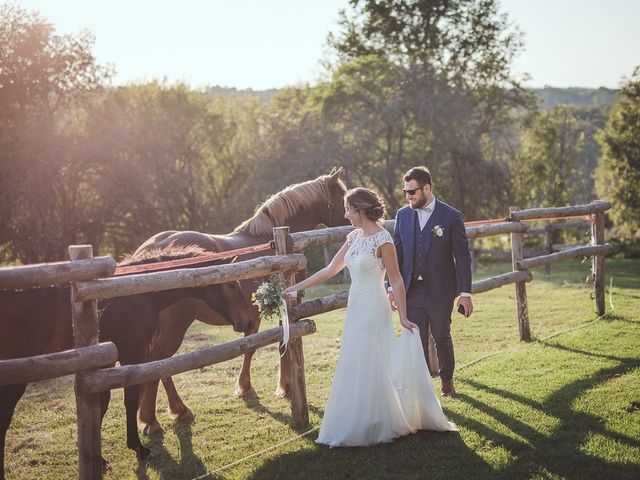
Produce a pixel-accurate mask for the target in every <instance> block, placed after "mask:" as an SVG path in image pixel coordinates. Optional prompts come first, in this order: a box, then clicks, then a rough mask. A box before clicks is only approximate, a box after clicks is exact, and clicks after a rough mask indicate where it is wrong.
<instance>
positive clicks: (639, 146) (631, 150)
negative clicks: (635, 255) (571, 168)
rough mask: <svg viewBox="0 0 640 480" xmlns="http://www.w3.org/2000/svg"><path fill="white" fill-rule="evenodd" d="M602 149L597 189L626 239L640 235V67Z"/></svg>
mask: <svg viewBox="0 0 640 480" xmlns="http://www.w3.org/2000/svg"><path fill="white" fill-rule="evenodd" d="M598 141H599V143H600V146H601V147H602V155H601V156H600V160H599V164H598V170H597V176H596V188H597V191H598V193H599V194H600V195H601V197H602V198H604V199H607V200H610V201H611V202H612V203H613V208H612V209H611V211H610V216H611V219H612V220H613V221H614V223H615V226H616V230H617V233H618V234H619V235H620V236H621V237H622V238H638V236H640V67H636V68H635V70H634V72H633V74H632V76H631V78H630V79H629V80H628V81H627V82H626V83H625V84H624V85H623V86H622V89H621V91H620V97H619V101H618V103H617V104H616V105H615V106H614V107H613V109H612V110H611V113H610V115H609V119H608V121H607V125H606V127H605V128H604V130H602V131H601V132H600V135H599V137H598Z"/></svg>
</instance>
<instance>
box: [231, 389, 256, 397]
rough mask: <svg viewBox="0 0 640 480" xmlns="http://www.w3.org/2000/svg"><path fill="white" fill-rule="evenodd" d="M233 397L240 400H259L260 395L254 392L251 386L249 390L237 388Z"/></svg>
mask: <svg viewBox="0 0 640 480" xmlns="http://www.w3.org/2000/svg"><path fill="white" fill-rule="evenodd" d="M233 395H234V396H236V397H238V398H258V394H257V393H256V391H255V390H254V388H253V387H251V386H250V387H249V388H240V387H236V390H235V392H233Z"/></svg>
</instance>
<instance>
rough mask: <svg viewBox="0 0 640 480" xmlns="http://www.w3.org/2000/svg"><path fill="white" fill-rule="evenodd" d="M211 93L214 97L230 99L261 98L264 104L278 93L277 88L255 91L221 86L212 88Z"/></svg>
mask: <svg viewBox="0 0 640 480" xmlns="http://www.w3.org/2000/svg"><path fill="white" fill-rule="evenodd" d="M209 91H210V92H211V93H212V94H213V95H223V96H230V97H235V96H239V95H251V96H255V97H259V98H260V99H261V100H262V101H264V102H268V101H269V100H271V99H272V98H273V96H274V95H275V94H276V93H278V89H277V88H271V89H269V90H254V89H252V88H247V89H244V90H238V89H237V88H235V87H221V86H219V85H216V86H214V87H211V88H210V89H209Z"/></svg>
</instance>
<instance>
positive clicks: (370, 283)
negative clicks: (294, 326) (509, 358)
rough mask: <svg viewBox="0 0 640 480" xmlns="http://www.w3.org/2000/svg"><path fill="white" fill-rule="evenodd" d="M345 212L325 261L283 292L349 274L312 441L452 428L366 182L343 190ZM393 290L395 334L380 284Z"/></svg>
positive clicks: (384, 438) (356, 440) (353, 442)
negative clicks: (336, 245)
mask: <svg viewBox="0 0 640 480" xmlns="http://www.w3.org/2000/svg"><path fill="white" fill-rule="evenodd" d="M344 205H345V217H346V218H347V219H348V220H349V221H350V222H351V224H352V225H353V226H354V227H356V228H355V230H354V231H352V232H351V233H349V235H348V236H347V241H346V242H345V244H344V245H343V246H342V248H340V250H339V251H338V253H336V255H335V256H334V257H333V259H332V260H331V263H330V264H329V265H328V266H327V267H325V268H323V269H322V270H320V271H318V272H317V273H315V274H314V275H312V276H311V277H309V278H307V279H305V280H303V281H301V282H299V283H297V284H295V285H293V286H291V287H289V288H287V289H286V290H285V294H286V295H288V296H290V297H295V296H296V292H297V291H299V290H303V289H305V288H309V287H311V286H313V285H317V284H319V283H322V282H325V281H327V280H329V279H330V278H331V277H333V276H334V275H336V274H337V273H339V272H340V271H341V270H342V269H343V268H344V267H345V265H346V266H347V267H349V271H350V273H351V280H352V281H351V288H350V289H349V303H348V305H347V315H346V319H345V325H344V333H343V339H342V346H341V348H340V357H339V359H338V364H337V367H336V373H335V376H334V378H333V384H332V386H331V392H330V393H329V399H328V400H327V405H326V408H325V413H324V418H323V420H322V425H321V427H320V434H319V436H318V439H317V440H316V442H318V443H321V444H325V445H329V446H332V447H338V446H366V445H374V444H377V443H382V442H388V441H391V440H393V439H394V438H397V437H400V436H402V435H406V434H408V433H413V432H415V431H416V430H420V429H423V430H437V431H456V430H457V428H456V426H455V425H454V424H453V423H450V422H449V421H448V420H447V419H446V417H445V415H444V413H443V412H442V407H441V406H440V401H439V400H438V397H437V396H436V393H435V390H434V388H433V384H432V383H431V379H430V377H429V376H428V370H427V365H426V362H425V359H424V354H423V350H422V343H421V342H420V334H419V331H418V327H417V325H415V324H414V323H412V322H410V321H409V320H408V319H407V310H406V301H405V291H404V285H403V282H402V278H401V276H400V272H399V268H398V260H397V257H396V251H395V248H394V246H393V238H392V237H391V235H390V234H389V232H387V231H386V230H385V229H384V228H383V227H382V226H381V224H380V220H381V219H382V218H383V217H384V214H385V207H384V204H383V202H382V200H381V199H380V197H379V196H378V195H377V194H376V193H375V192H373V191H371V190H369V189H366V188H354V189H352V190H349V191H348V192H347V193H346V195H345V197H344ZM385 271H386V274H387V276H388V278H389V282H390V284H391V286H392V287H393V291H394V292H397V293H396V303H397V306H398V312H399V314H400V324H401V325H402V326H403V327H404V328H403V332H402V335H401V336H400V338H399V339H396V337H395V332H394V328H393V324H392V313H391V307H390V306H389V301H388V299H387V294H386V290H385V286H384V276H385Z"/></svg>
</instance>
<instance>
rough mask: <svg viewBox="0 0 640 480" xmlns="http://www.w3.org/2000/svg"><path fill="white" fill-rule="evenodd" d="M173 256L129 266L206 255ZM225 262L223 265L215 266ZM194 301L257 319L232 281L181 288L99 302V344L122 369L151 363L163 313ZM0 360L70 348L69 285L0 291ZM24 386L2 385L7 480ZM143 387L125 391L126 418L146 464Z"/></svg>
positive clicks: (177, 250) (237, 317)
mask: <svg viewBox="0 0 640 480" xmlns="http://www.w3.org/2000/svg"><path fill="white" fill-rule="evenodd" d="M170 249H171V252H167V251H162V252H155V254H153V253H152V254H149V253H148V252H147V254H146V255H142V256H141V257H142V258H140V257H139V256H134V257H133V258H131V259H129V260H128V261H127V262H126V263H127V264H129V265H135V264H140V263H148V262H154V261H159V260H164V259H168V258H189V257H194V256H199V255H202V254H204V253H206V252H204V251H203V250H202V249H200V248H194V247H189V248H186V249H185V248H181V247H173V246H172V247H171V248H170ZM216 263H221V262H216ZM186 298H196V299H198V300H199V301H201V302H203V303H204V304H206V305H207V306H208V308H209V309H211V310H212V311H213V312H215V313H216V315H217V316H218V317H219V318H221V319H228V320H227V323H229V324H232V325H234V326H235V327H236V328H240V327H239V326H236V325H235V324H233V323H232V322H233V321H237V322H239V323H240V324H241V325H244V324H246V323H247V322H248V321H249V320H251V319H252V318H253V310H252V309H250V308H249V307H248V306H247V304H246V302H245V300H244V297H243V296H242V293H241V290H240V284H239V283H238V282H229V283H226V284H222V285H211V286H207V287H201V288H180V289H173V290H167V291H162V292H152V293H145V294H139V295H131V296H128V297H118V298H113V299H109V300H104V301H102V302H100V304H99V307H100V309H101V313H100V320H99V326H100V340H101V341H111V342H113V343H114V344H115V345H116V346H117V348H118V360H119V362H120V364H121V365H129V364H136V363H142V362H144V361H146V360H147V356H148V346H149V343H150V341H151V339H152V338H153V336H154V335H155V333H156V330H157V326H158V321H159V314H160V312H161V311H162V310H164V309H165V308H167V307H168V306H169V305H171V304H172V303H175V302H179V301H182V300H184V299H186ZM0 312H1V313H0V359H9V358H20V357H27V356H33V355H39V354H44V353H51V352H56V351H61V350H64V349H67V348H71V345H72V327H71V304H70V290H69V287H68V286H63V287H54V288H38V289H32V290H25V291H19V292H13V291H0ZM25 387H26V384H14V385H5V386H0V479H4V446H5V437H6V432H7V429H8V427H9V424H10V422H11V417H12V416H13V411H14V409H15V406H16V404H17V402H18V401H19V400H20V398H21V397H22V395H23V394H24V391H25ZM138 394H139V387H138V386H137V385H134V386H131V387H126V388H125V389H124V402H125V408H126V418H127V446H128V447H129V448H130V449H132V450H135V452H136V454H137V456H138V458H140V459H143V458H145V457H146V456H148V455H149V453H150V451H149V449H147V448H146V447H144V446H143V445H142V443H141V442H140V438H139V436H138V430H137V427H136V410H137V406H138ZM109 399H110V392H109V391H107V392H104V393H102V394H101V406H102V415H103V416H104V413H105V412H106V409H107V407H108V405H109Z"/></svg>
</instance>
